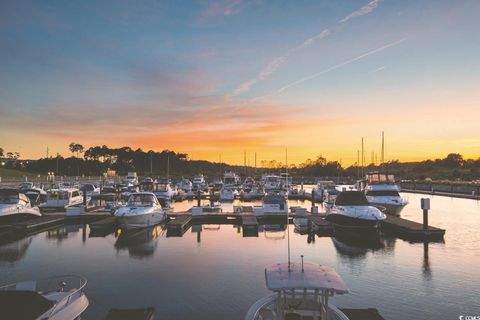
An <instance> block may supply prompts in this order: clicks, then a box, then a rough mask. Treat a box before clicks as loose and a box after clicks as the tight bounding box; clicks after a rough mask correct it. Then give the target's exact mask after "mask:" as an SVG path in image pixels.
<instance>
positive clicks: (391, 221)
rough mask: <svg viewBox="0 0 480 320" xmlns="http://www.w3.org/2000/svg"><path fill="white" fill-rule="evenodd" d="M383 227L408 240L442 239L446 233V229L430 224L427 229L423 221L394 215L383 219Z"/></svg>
mask: <svg viewBox="0 0 480 320" xmlns="http://www.w3.org/2000/svg"><path fill="white" fill-rule="evenodd" d="M382 229H383V230H385V231H387V232H391V233H393V234H395V235H397V236H399V237H400V238H402V239H405V240H408V241H442V240H443V237H444V235H445V229H440V228H436V227H432V226H428V229H427V230H425V229H424V228H423V224H421V223H418V222H414V221H411V220H406V219H403V218H400V217H396V216H392V215H387V219H385V220H383V221H382Z"/></svg>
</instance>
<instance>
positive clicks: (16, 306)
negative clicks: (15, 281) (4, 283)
mask: <svg viewBox="0 0 480 320" xmlns="http://www.w3.org/2000/svg"><path fill="white" fill-rule="evenodd" d="M53 305H54V304H53V302H52V301H50V300H48V299H47V298H45V297H43V296H42V295H41V294H38V293H37V292H34V291H1V290H0V310H2V311H1V312H2V317H3V316H4V317H6V318H8V319H37V318H38V317H40V316H41V315H43V314H45V312H47V311H48V310H50V309H51V308H52V307H53Z"/></svg>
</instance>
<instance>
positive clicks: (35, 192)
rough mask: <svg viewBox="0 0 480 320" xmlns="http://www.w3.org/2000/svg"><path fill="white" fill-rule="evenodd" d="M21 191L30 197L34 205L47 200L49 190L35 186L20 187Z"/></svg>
mask: <svg viewBox="0 0 480 320" xmlns="http://www.w3.org/2000/svg"><path fill="white" fill-rule="evenodd" d="M19 191H20V192H21V193H23V194H24V195H26V196H27V197H28V199H30V203H31V205H33V206H37V205H39V204H42V203H45V202H47V192H45V190H43V189H40V188H36V187H33V188H31V189H19Z"/></svg>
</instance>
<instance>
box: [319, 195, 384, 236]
mask: <svg viewBox="0 0 480 320" xmlns="http://www.w3.org/2000/svg"><path fill="white" fill-rule="evenodd" d="M326 219H327V220H328V221H329V222H330V223H332V224H333V226H334V228H335V231H346V232H350V233H351V234H353V235H358V236H360V235H362V234H370V233H372V232H377V231H378V228H379V223H380V221H382V220H385V219H386V216H385V214H384V213H383V212H381V211H380V210H378V208H376V207H374V206H370V204H369V203H368V200H367V198H366V197H365V194H364V193H363V192H361V191H343V192H341V193H340V194H339V195H338V196H337V198H336V200H335V204H334V205H333V206H332V207H331V208H327V217H326Z"/></svg>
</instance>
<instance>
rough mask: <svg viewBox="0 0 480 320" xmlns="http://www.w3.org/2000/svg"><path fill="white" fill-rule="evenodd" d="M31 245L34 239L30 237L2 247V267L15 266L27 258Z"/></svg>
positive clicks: (0, 258)
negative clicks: (4, 265) (6, 265)
mask: <svg viewBox="0 0 480 320" xmlns="http://www.w3.org/2000/svg"><path fill="white" fill-rule="evenodd" d="M31 243H32V237H28V238H23V239H20V240H17V241H14V242H10V243H6V244H2V245H0V265H3V264H8V265H10V266H13V265H15V262H17V261H18V260H20V259H22V258H23V257H24V256H25V254H26V253H27V250H28V248H29V247H30V244H31Z"/></svg>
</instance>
